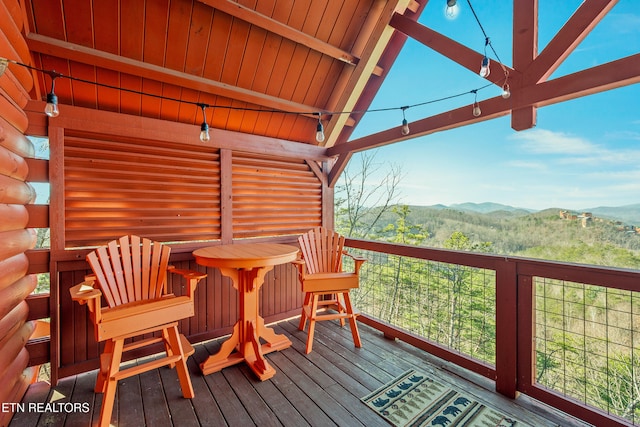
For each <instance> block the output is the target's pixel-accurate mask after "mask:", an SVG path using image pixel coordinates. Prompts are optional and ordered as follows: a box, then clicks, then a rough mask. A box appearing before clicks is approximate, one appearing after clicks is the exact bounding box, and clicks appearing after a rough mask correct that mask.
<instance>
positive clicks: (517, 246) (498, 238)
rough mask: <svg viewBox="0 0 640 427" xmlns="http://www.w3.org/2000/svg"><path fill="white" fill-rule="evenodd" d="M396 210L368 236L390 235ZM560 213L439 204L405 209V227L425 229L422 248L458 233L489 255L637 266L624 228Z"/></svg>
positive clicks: (635, 247)
mask: <svg viewBox="0 0 640 427" xmlns="http://www.w3.org/2000/svg"><path fill="white" fill-rule="evenodd" d="M460 207H461V208H462V207H463V206H460ZM397 211H398V210H397V209H396V210H395V212H394V211H393V210H389V211H387V212H385V213H383V214H382V215H381V216H380V218H379V219H378V220H377V222H376V225H375V226H374V228H373V229H372V230H371V231H370V233H369V236H368V237H369V238H388V237H390V236H391V233H392V231H389V230H386V231H385V227H387V226H388V225H389V224H394V223H396V221H397V219H398V213H397ZM560 211H561V209H560V208H552V209H547V210H544V211H540V212H535V213H530V212H528V211H526V210H521V209H510V210H499V211H492V212H487V213H478V212H472V211H470V210H464V211H463V210H461V209H452V208H447V207H444V206H435V207H425V206H409V211H408V213H407V214H406V223H407V224H411V225H413V226H420V227H421V229H422V231H423V232H424V231H425V230H426V235H427V236H428V237H427V238H426V239H425V240H423V241H422V242H421V245H423V246H431V247H445V242H446V241H447V239H449V238H450V237H451V235H452V234H453V233H454V232H461V233H463V234H465V235H466V236H467V237H469V239H470V240H471V241H473V242H476V243H487V242H488V243H490V245H488V247H489V250H490V252H493V253H498V254H505V255H516V256H524V257H533V258H542V259H549V260H558V261H567V262H578V263H586V264H596V265H608V266H616V267H626V268H636V269H638V268H640V234H638V233H637V232H636V233H634V232H631V231H629V230H628V229H624V228H623V225H622V224H621V223H620V222H618V221H615V220H612V219H606V218H600V217H597V216H594V217H593V218H592V219H591V220H589V221H588V223H587V224H586V226H583V222H582V221H581V220H579V219H573V220H571V219H562V218H561V217H560V215H559V212H560ZM378 214H379V211H378V210H377V209H372V210H371V211H369V212H368V213H367V214H366V215H363V216H362V220H361V222H362V223H365V224H370V223H371V221H373V220H374V218H376V217H377V216H378ZM627 227H628V226H627ZM486 246H487V245H485V247H486Z"/></svg>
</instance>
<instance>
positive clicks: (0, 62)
mask: <svg viewBox="0 0 640 427" xmlns="http://www.w3.org/2000/svg"><path fill="white" fill-rule="evenodd" d="M9 63H13V64H16V65H19V66H22V67H25V68H28V69H30V70H33V71H38V72H41V73H43V74H47V75H49V76H50V77H51V92H50V93H49V94H47V107H45V113H46V114H47V115H48V116H50V117H55V116H57V115H58V114H59V109H58V97H57V96H56V94H55V92H54V84H55V79H58V78H64V79H69V80H72V81H77V82H81V83H86V84H92V85H95V86H99V87H105V88H109V89H113V90H119V91H121V92H128V93H134V94H136V95H141V96H149V97H152V98H157V99H161V100H167V101H173V102H178V103H181V104H190V105H195V106H197V107H198V108H200V109H202V115H203V121H202V124H201V125H200V140H201V141H203V142H206V141H210V140H211V136H210V134H209V125H208V124H207V120H206V114H205V113H206V111H205V109H206V108H209V107H211V108H219V109H227V110H233V111H253V112H258V113H280V114H295V115H304V116H310V115H313V116H317V117H318V124H317V126H316V134H315V137H316V141H318V142H324V140H325V134H324V126H323V124H322V119H323V115H324V117H325V119H326V118H327V117H331V116H334V115H340V114H349V115H351V114H365V113H379V112H387V111H395V110H401V111H402V118H403V120H402V127H401V133H402V135H403V136H407V135H409V133H410V129H409V123H408V122H407V120H406V115H405V112H406V110H408V109H410V108H417V107H422V106H425V105H429V104H434V103H437V102H442V101H447V100H451V99H454V98H458V97H462V96H465V95H467V94H474V97H475V99H474V103H473V107H474V113H475V112H476V107H477V111H478V112H479V111H480V107H479V104H478V102H477V93H478V91H480V90H482V89H485V88H488V87H489V86H493V83H488V84H486V85H484V86H481V87H478V88H476V89H473V90H468V91H465V92H460V93H456V94H454V95H449V96H445V97H441V98H436V99H432V100H428V101H424V102H420V103H416V104H411V105H405V106H402V107H386V108H375V109H368V110H351V111H324V112H310V111H284V110H276V109H265V108H250V107H234V106H230V105H220V106H217V105H209V104H204V103H200V102H193V101H187V100H183V99H178V98H172V97H169V96H165V95H158V94H154V93H148V92H142V91H139V90H135V89H128V88H122V87H117V86H113V85H109V84H105V83H100V82H96V81H90V80H86V79H82V78H78V77H73V76H68V75H65V74H61V73H58V72H56V71H52V70H46V69H41V68H37V67H33V66H30V65H27V64H23V63H21V62H17V61H14V60H11V59H7V58H2V57H0V75H2V72H3V71H4V69H6V68H7V65H6V64H9ZM504 71H505V80H504V84H503V85H502V96H503V97H505V98H508V97H509V96H510V92H509V85H508V83H507V79H508V71H507V70H506V68H505V69H504ZM474 115H475V114H474ZM479 115H480V114H478V116H479ZM476 117H477V116H476Z"/></svg>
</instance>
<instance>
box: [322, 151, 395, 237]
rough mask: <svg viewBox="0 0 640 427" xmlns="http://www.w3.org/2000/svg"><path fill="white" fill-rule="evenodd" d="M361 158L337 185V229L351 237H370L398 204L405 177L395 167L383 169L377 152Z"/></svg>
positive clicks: (361, 155) (351, 166)
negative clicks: (376, 159)
mask: <svg viewBox="0 0 640 427" xmlns="http://www.w3.org/2000/svg"><path fill="white" fill-rule="evenodd" d="M358 157H359V159H360V163H359V164H356V165H354V164H353V163H351V162H350V163H349V165H348V166H347V168H346V169H345V170H344V172H343V174H342V177H341V183H339V184H338V185H336V197H335V213H336V215H335V218H336V230H337V231H339V232H340V233H341V234H344V235H345V236H348V237H356V238H367V237H370V236H371V234H372V232H373V230H375V227H376V226H377V225H378V222H379V221H380V219H381V217H382V216H383V215H384V214H385V213H388V212H390V210H391V208H392V207H393V205H394V204H395V203H397V201H398V199H399V194H398V185H399V184H400V181H401V180H402V174H401V172H400V167H399V166H396V165H390V166H388V168H387V169H386V170H382V164H380V163H377V162H376V161H375V157H376V153H375V152H373V153H371V154H370V153H368V152H365V153H362V154H360V155H359V156H358ZM378 176H381V178H377V177H378Z"/></svg>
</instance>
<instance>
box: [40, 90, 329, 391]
mask: <svg viewBox="0 0 640 427" xmlns="http://www.w3.org/2000/svg"><path fill="white" fill-rule="evenodd" d="M41 104H42V103H40V102H31V103H30V105H29V107H28V108H29V110H30V115H32V116H33V121H34V122H35V121H37V120H41V119H39V118H38V117H41V113H38V111H42V110H41V109H40V108H41V107H42V105H41ZM60 110H61V113H60V116H58V117H56V118H52V119H49V120H48V125H47V133H48V137H49V144H50V160H49V168H48V169H49V176H50V183H51V202H50V227H51V289H52V293H51V299H52V301H51V307H52V309H53V310H52V343H54V346H53V347H52V352H51V363H52V368H51V372H52V381H53V382H55V381H57V379H58V378H61V377H64V376H68V375H72V374H75V373H78V372H82V371H85V370H89V369H94V368H96V367H97V366H98V356H99V353H100V352H99V345H98V344H97V343H96V342H95V339H94V337H93V329H92V328H91V326H90V323H89V321H88V316H87V310H86V307H84V306H80V305H78V304H77V303H74V302H73V301H71V299H70V297H69V292H68V289H69V288H70V287H71V286H73V285H75V284H77V283H79V282H81V281H83V278H84V276H85V275H86V274H87V273H89V272H90V271H89V270H88V265H87V264H86V262H85V261H84V259H85V256H86V254H87V252H88V251H89V250H91V247H94V246H96V245H100V244H103V243H106V242H107V241H109V240H111V239H113V238H116V237H119V236H121V235H123V234H138V235H141V236H144V237H148V238H151V239H155V240H159V241H163V242H168V243H169V244H171V246H172V258H171V262H172V264H173V265H175V266H176V267H178V268H189V269H199V270H201V271H204V268H203V267H200V266H198V265H196V264H195V262H194V261H193V258H192V255H191V252H192V251H193V250H194V249H196V248H197V247H202V246H207V245H216V244H221V243H242V242H243V241H249V240H251V241H255V240H258V241H271V242H281V243H291V244H295V242H296V239H297V236H298V235H299V234H300V233H302V232H304V231H306V230H308V229H309V228H311V227H314V226H317V225H321V224H323V221H326V218H324V217H323V212H326V210H327V208H326V206H324V205H323V198H324V197H327V195H328V194H331V192H330V191H329V190H327V188H326V182H327V179H326V174H325V173H324V172H323V169H322V167H321V164H322V162H325V161H326V160H327V158H326V157H325V156H324V154H323V153H324V149H319V148H318V147H314V146H310V145H309V146H308V147H307V146H305V145H304V144H297V143H290V142H286V141H281V140H274V139H271V138H260V137H249V136H247V135H243V134H240V133H236V132H229V131H219V130H214V132H212V141H211V142H209V143H202V142H200V140H199V138H198V134H199V128H198V127H196V126H192V125H185V124H180V123H174V122H168V121H162V120H156V119H149V118H141V117H135V116H128V115H124V114H119V113H113V112H104V111H96V110H91V109H85V108H78V107H71V106H67V105H61V106H60ZM38 115H39V116H38ZM38 127H39V126H38V125H34V126H33V127H32V128H33V129H37V128H38ZM276 147H277V148H278V149H277V152H278V156H277V157H276V156H274V155H273V154H272V153H275V152H276ZM329 205H331V206H332V203H329ZM206 272H207V274H208V277H207V279H206V280H205V281H203V282H201V284H200V285H199V287H198V290H197V294H196V300H197V306H196V316H195V317H193V318H191V319H188V320H185V321H183V322H182V325H181V332H182V333H184V334H185V335H187V337H189V339H190V340H191V341H193V342H197V341H201V340H205V339H210V338H215V337H219V336H221V335H224V334H227V333H230V332H231V330H232V327H233V324H234V323H235V321H236V319H237V300H236V292H235V290H234V289H233V288H232V286H231V282H230V281H229V279H227V278H223V277H222V276H221V275H220V273H219V272H218V270H217V269H207V270H206ZM176 280H177V279H176ZM181 285H182V283H178V282H175V283H174V282H169V288H170V289H172V290H173V292H174V293H177V294H179V293H180V292H181ZM261 304H262V307H261V313H262V315H263V316H264V317H265V319H266V320H267V321H275V320H279V319H283V318H287V317H290V316H293V315H297V314H298V313H299V307H300V306H301V304H302V295H301V292H300V288H299V284H298V280H297V274H296V271H295V268H293V267H292V266H291V265H282V266H277V267H276V268H274V270H273V271H271V272H270V273H269V274H268V275H267V277H266V279H265V284H264V286H263V288H262V299H261ZM55 343H57V345H58V346H59V347H56V344H55ZM140 355H141V354H135V355H133V356H140Z"/></svg>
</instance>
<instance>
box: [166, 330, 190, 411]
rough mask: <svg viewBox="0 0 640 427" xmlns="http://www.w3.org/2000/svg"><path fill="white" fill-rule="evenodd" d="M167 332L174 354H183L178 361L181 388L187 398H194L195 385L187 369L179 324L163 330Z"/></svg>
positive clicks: (177, 370)
mask: <svg viewBox="0 0 640 427" xmlns="http://www.w3.org/2000/svg"><path fill="white" fill-rule="evenodd" d="M165 332H166V334H167V338H168V339H169V347H171V352H172V353H173V354H179V355H181V356H182V359H180V360H179V361H178V362H176V364H175V366H176V372H177V373H178V379H179V380H180V388H182V396H184V397H185V398H186V399H192V398H193V397H194V396H195V394H194V392H193V386H192V385H191V377H190V376H189V370H188V369H187V357H186V356H185V354H184V349H183V348H182V343H181V342H180V334H179V333H178V327H177V326H171V327H169V328H167V329H165V330H163V331H162V334H163V335H164V334H165Z"/></svg>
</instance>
